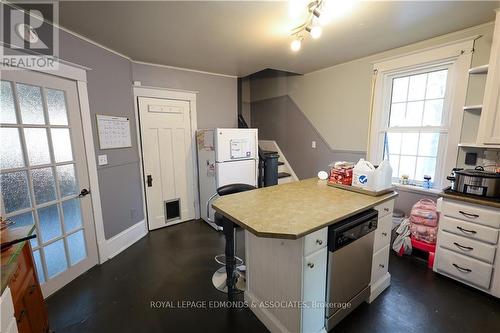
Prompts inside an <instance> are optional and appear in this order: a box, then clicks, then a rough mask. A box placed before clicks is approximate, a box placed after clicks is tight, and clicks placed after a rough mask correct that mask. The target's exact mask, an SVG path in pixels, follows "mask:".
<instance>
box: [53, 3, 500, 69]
mask: <svg viewBox="0 0 500 333" xmlns="http://www.w3.org/2000/svg"><path fill="white" fill-rule="evenodd" d="M497 7H500V1H468V2H466V1H400V2H396V1H383V2H378V1H377V2H374V1H363V2H361V3H359V4H358V5H357V7H356V8H355V9H354V10H353V12H352V13H351V14H349V15H347V16H345V17H343V18H341V19H338V20H337V21H333V22H331V23H330V24H329V25H327V26H325V27H324V29H323V35H322V36H321V38H320V39H318V40H312V39H310V38H308V39H306V40H305V41H304V44H303V47H302V50H300V51H299V52H298V53H293V52H292V51H291V50H290V47H289V43H290V36H289V28H290V19H289V15H288V4H287V2H286V1H248V2H243V1H202V2H193V1H179V2H173V1H153V2H149V1H133V2H132V1H111V2H101V1H94V2H80V1H75V2H74V1H70V2H60V24H61V25H62V26H64V27H67V28H69V29H70V30H73V31H75V32H77V33H79V34H81V35H83V36H86V37H88V38H90V39H92V40H94V41H96V42H98V43H100V44H103V45H105V46H107V47H109V48H111V49H113V50H116V51H118V52H121V53H123V54H125V55H127V56H129V57H131V58H132V59H134V60H138V61H145V62H152V63H158V64H164V65H169V66H176V67H184V68H190V69H196V70H202V71H209V72H214V73H221V74H229V75H237V76H245V75H248V74H251V73H254V72H257V71H259V70H262V69H264V68H275V69H281V70H287V71H291V72H297V73H307V72H310V71H314V70H317V69H321V68H325V67H328V66H332V65H335V64H338V63H342V62H345V61H349V60H352V59H356V58H360V57H363V56H367V55H370V54H374V53H377V52H381V51H384V50H388V49H392V48H395V47H399V46H403V45H407V44H411V43H414V42H417V41H421V40H424V39H428V38H431V37H435V36H438V35H442V34H445V33H449V32H452V31H456V30H460V29H464V28H467V27H471V26H474V25H478V24H481V23H485V22H488V21H492V20H493V19H494V11H493V9H494V8H497Z"/></svg>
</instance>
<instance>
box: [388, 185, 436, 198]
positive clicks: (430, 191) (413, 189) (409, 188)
mask: <svg viewBox="0 0 500 333" xmlns="http://www.w3.org/2000/svg"><path fill="white" fill-rule="evenodd" d="M392 185H394V186H395V187H396V189H397V190H398V191H400V192H410V193H420V194H427V195H434V196H437V195H438V194H439V193H441V192H442V190H439V189H437V188H423V187H421V186H416V185H402V184H398V183H395V184H394V183H393V184H392Z"/></svg>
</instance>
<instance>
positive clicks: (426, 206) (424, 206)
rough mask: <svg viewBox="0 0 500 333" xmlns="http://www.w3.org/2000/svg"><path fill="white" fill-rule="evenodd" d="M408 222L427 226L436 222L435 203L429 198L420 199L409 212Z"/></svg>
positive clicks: (431, 225) (432, 225)
mask: <svg viewBox="0 0 500 333" xmlns="http://www.w3.org/2000/svg"><path fill="white" fill-rule="evenodd" d="M410 222H411V223H412V224H413V223H415V224H421V225H425V226H429V227H435V226H437V224H438V214H437V208H436V203H435V202H434V201H432V200H430V199H422V200H420V201H418V202H417V203H416V204H414V205H413V207H412V209H411V213H410Z"/></svg>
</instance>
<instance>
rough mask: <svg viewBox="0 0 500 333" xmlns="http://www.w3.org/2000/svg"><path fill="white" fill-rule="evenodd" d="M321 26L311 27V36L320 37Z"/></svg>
mask: <svg viewBox="0 0 500 333" xmlns="http://www.w3.org/2000/svg"><path fill="white" fill-rule="evenodd" d="M321 32H322V30H321V27H320V26H319V25H315V26H313V27H312V28H311V31H309V33H310V34H311V37H312V38H313V39H318V38H319V37H321Z"/></svg>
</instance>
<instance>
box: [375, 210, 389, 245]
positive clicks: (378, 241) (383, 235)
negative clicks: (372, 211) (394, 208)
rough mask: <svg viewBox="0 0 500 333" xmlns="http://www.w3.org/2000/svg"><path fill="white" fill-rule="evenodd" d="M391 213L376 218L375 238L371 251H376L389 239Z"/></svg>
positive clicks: (386, 243) (387, 242)
mask: <svg viewBox="0 0 500 333" xmlns="http://www.w3.org/2000/svg"><path fill="white" fill-rule="evenodd" d="M391 227H392V215H386V216H384V217H382V218H379V219H378V225H377V230H375V238H374V239H375V240H374V243H373V252H377V251H378V250H380V249H381V248H383V247H384V246H387V245H389V243H390V241H391Z"/></svg>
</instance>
